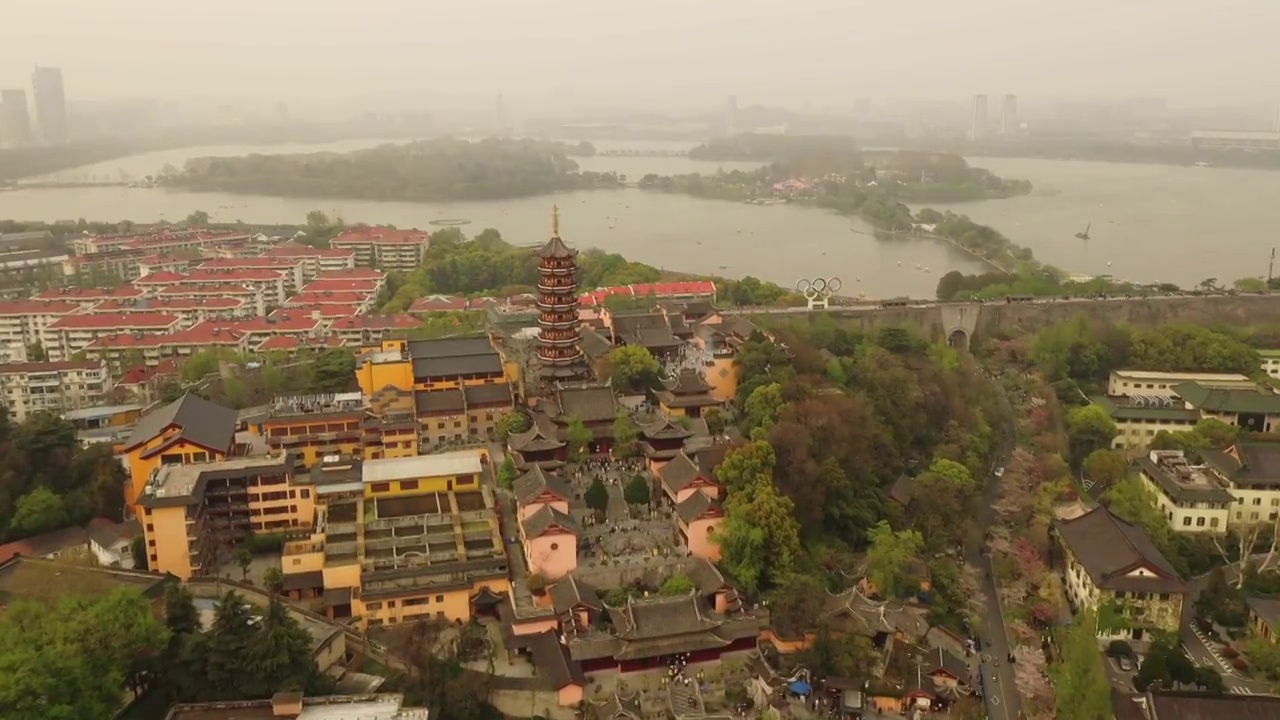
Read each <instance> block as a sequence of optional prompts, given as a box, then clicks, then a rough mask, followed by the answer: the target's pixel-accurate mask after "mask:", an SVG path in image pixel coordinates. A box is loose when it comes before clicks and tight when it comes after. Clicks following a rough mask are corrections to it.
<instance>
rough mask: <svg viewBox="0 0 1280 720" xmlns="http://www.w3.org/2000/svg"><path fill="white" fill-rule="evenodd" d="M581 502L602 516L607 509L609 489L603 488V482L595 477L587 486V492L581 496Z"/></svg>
mask: <svg viewBox="0 0 1280 720" xmlns="http://www.w3.org/2000/svg"><path fill="white" fill-rule="evenodd" d="M582 500H583V502H585V503H586V504H587V507H589V508H591V509H592V510H595V511H596V513H597V514H598V515H603V514H604V512H605V510H607V509H608V508H609V489H608V488H606V487H605V486H604V481H603V480H601V479H600V478H599V477H596V478H594V479H592V480H591V484H590V485H589V486H587V492H586V493H584V494H583V496H582Z"/></svg>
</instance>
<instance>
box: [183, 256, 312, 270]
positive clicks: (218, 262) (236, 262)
mask: <svg viewBox="0 0 1280 720" xmlns="http://www.w3.org/2000/svg"><path fill="white" fill-rule="evenodd" d="M301 264H302V258H296V257H294V258H290V257H272V256H259V257H235V258H210V259H209V260H205V261H204V262H202V263H200V264H199V265H197V266H196V268H197V269H199V270H226V269H231V268H268V269H269V268H295V267H298V266H299V265H301Z"/></svg>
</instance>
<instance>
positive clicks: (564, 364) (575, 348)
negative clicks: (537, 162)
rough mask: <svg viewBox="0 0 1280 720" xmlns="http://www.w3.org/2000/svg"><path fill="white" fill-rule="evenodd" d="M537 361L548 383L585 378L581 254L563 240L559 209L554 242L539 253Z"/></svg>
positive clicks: (555, 211) (553, 227) (555, 216)
mask: <svg viewBox="0 0 1280 720" xmlns="http://www.w3.org/2000/svg"><path fill="white" fill-rule="evenodd" d="M537 254H538V328H539V330H540V333H539V335H538V361H539V363H540V365H541V366H542V376H543V378H545V379H547V380H552V381H559V380H577V379H582V378H585V377H586V376H587V374H588V366H587V361H586V358H585V356H584V355H583V354H582V346H581V334H580V330H579V320H578V263H577V260H576V258H577V257H578V251H577V250H574V249H573V248H570V247H569V246H568V245H565V244H564V241H563V240H561V239H560V209H559V208H558V207H553V208H552V209H551V239H550V240H548V241H547V244H546V245H543V246H542V247H541V248H540V249H539V250H538V251H537Z"/></svg>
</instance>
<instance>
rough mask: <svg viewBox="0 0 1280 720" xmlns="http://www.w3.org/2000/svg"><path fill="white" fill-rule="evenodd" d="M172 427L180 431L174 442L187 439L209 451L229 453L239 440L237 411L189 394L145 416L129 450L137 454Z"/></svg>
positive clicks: (135, 428)
mask: <svg viewBox="0 0 1280 720" xmlns="http://www.w3.org/2000/svg"><path fill="white" fill-rule="evenodd" d="M169 427H177V428H178V432H177V434H175V435H173V436H172V438H171V439H170V441H173V440H177V439H184V440H189V441H191V442H193V443H195V444H196V445H200V446H202V447H205V448H208V449H209V450H215V451H220V452H225V451H226V450H227V448H229V447H230V446H231V442H232V440H234V439H235V432H236V411H235V410H232V409H231V408H225V407H222V406H221V405H217V404H215V403H211V402H209V401H208V400H205V399H204V398H202V397H200V396H199V395H192V394H190V393H188V394H186V395H183V396H182V397H180V398H178V399H177V400H174V401H173V402H171V403H169V404H168V405H165V406H164V407H162V408H160V409H158V410H156V411H154V412H150V413H147V414H146V415H143V416H142V418H141V419H140V420H138V424H137V426H136V427H134V429H133V435H131V436H130V437H129V439H128V440H127V441H125V450H126V451H129V450H133V449H134V448H136V447H138V446H140V445H142V444H143V443H145V442H147V441H148V440H151V439H152V438H154V437H156V436H158V435H160V434H162V433H163V432H164V431H165V430H166V429H167V428H169Z"/></svg>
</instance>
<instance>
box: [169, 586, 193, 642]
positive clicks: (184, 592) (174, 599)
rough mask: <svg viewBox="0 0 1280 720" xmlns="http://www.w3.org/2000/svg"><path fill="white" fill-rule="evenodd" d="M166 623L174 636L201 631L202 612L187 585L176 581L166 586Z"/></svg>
mask: <svg viewBox="0 0 1280 720" xmlns="http://www.w3.org/2000/svg"><path fill="white" fill-rule="evenodd" d="M164 623H165V626H166V627H168V628H169V632H170V633H172V635H174V636H179V635H190V634H192V633H195V632H199V631H200V613H199V611H197V610H196V606H195V600H194V599H193V598H192V597H191V591H190V590H188V589H187V588H186V587H185V586H183V585H179V584H176V583H175V584H172V585H169V586H168V587H166V588H165V591H164Z"/></svg>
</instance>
